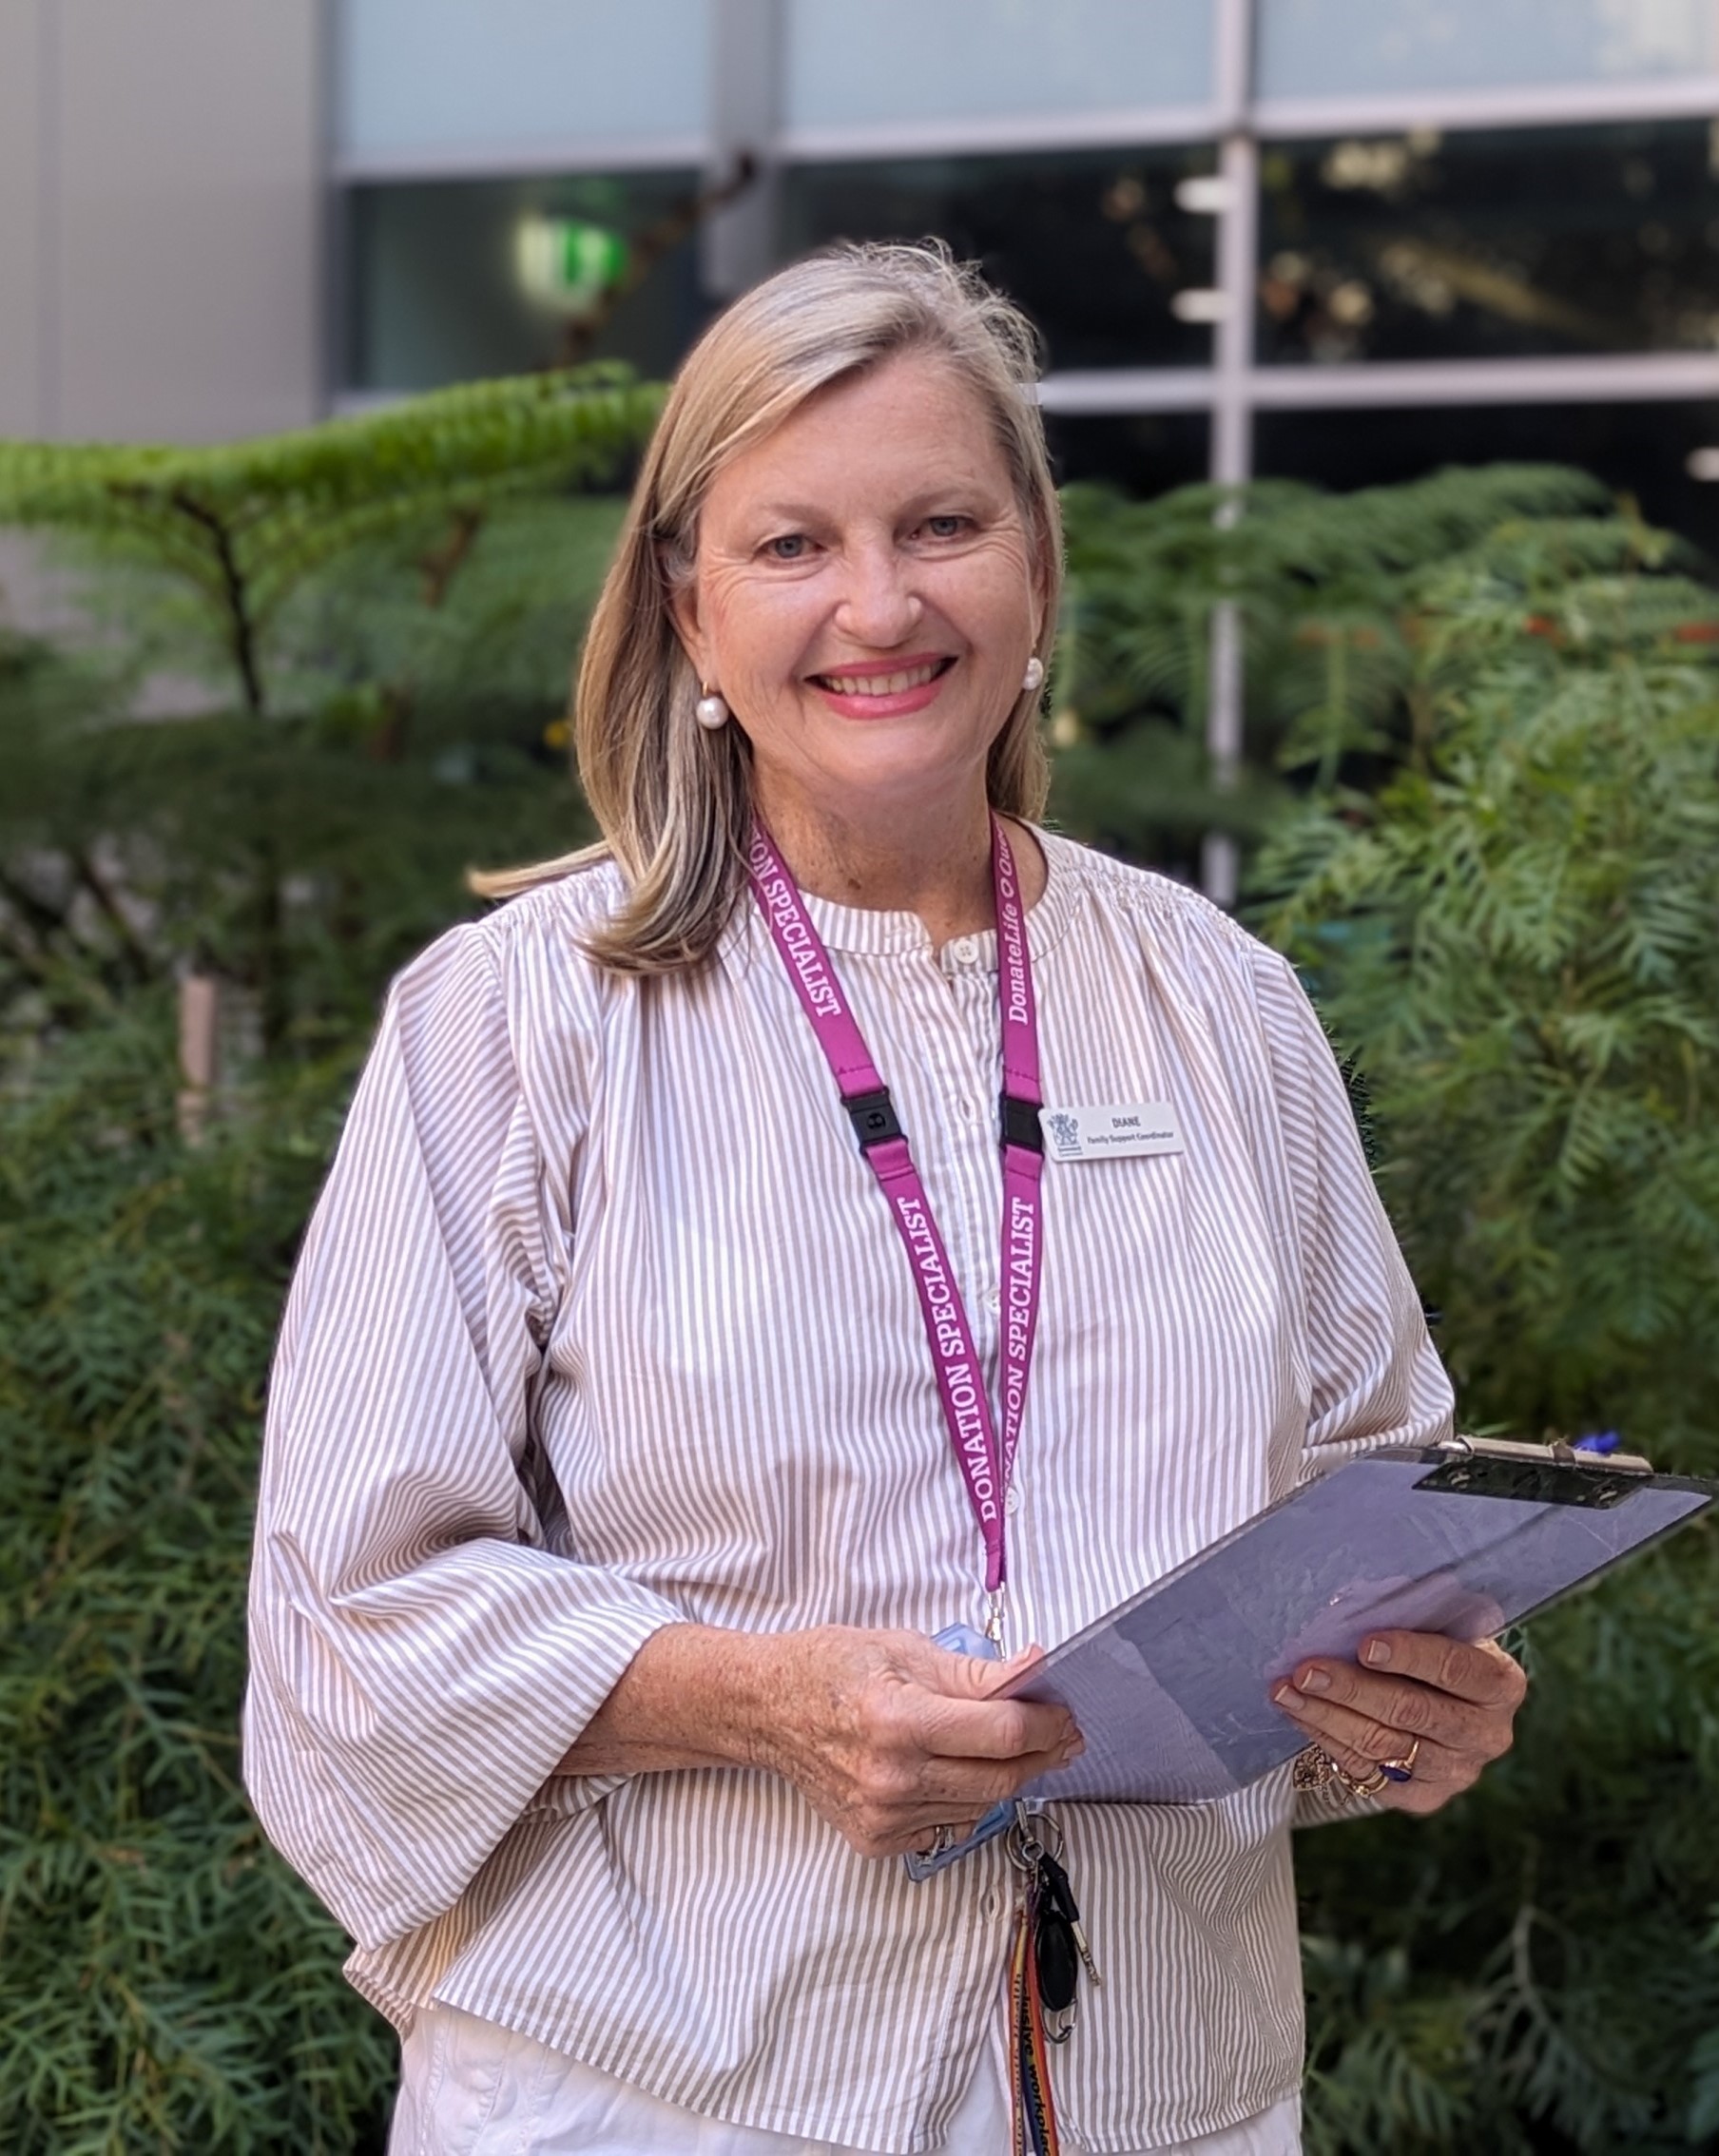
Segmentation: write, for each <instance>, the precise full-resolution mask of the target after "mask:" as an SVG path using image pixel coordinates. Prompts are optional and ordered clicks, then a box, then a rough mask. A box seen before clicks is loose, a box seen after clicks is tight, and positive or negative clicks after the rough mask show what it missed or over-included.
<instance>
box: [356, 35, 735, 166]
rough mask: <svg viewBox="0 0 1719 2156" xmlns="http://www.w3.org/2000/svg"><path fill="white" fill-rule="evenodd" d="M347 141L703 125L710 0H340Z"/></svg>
mask: <svg viewBox="0 0 1719 2156" xmlns="http://www.w3.org/2000/svg"><path fill="white" fill-rule="evenodd" d="M335 19H336V24H337V29H336V60H337V67H338V81H339V97H338V139H339V147H340V148H341V149H342V150H343V151H344V152H346V153H347V154H348V155H362V154H365V153H369V154H372V155H375V154H396V155H398V154H401V153H411V152H414V151H417V152H422V153H423V154H425V155H426V156H429V155H434V154H435V152H437V151H450V150H460V149H472V148H477V149H493V148H498V147H505V146H506V145H508V144H531V143H533V142H540V143H565V142H567V141H569V140H570V139H571V138H573V137H575V136H580V135H594V136H599V137H608V139H610V140H613V139H614V138H615V137H616V136H622V135H646V136H650V135H656V136H666V135H681V134H692V135H702V134H703V133H704V132H705V126H706V125H707V123H706V117H705V108H706V104H707V100H706V96H705V77H706V75H707V73H708V70H709V64H710V57H709V23H708V8H707V5H706V0H341V5H340V6H339V7H338V9H337V10H335Z"/></svg>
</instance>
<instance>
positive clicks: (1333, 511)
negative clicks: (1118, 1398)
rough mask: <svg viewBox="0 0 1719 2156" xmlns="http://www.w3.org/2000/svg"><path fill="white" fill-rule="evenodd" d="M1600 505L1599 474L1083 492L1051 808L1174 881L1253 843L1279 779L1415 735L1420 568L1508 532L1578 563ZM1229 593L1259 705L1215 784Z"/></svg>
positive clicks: (1074, 494) (1519, 470) (1064, 639)
mask: <svg viewBox="0 0 1719 2156" xmlns="http://www.w3.org/2000/svg"><path fill="white" fill-rule="evenodd" d="M1608 507H1609V501H1608V497H1607V495H1606V492H1605V490H1604V489H1603V488H1602V487H1600V486H1599V484H1598V483H1597V482H1596V481H1595V480H1593V479H1591V478H1589V477H1588V476H1587V475H1586V474H1585V473H1583V472H1567V471H1562V470H1559V469H1557V468H1556V467H1547V466H1532V465H1519V466H1518V465H1496V466H1492V467H1489V468H1487V469H1485V470H1481V471H1450V472H1439V473H1437V474H1435V475H1434V476H1433V477H1432V478H1430V479H1423V480H1420V481H1417V482H1416V483H1415V484H1413V485H1411V486H1402V487H1373V488H1365V489H1362V491H1359V492H1356V493H1352V494H1344V495H1342V496H1337V497H1333V496H1329V495H1325V494H1322V493H1320V492H1318V491H1316V490H1314V489H1312V488H1309V487H1303V486H1299V485H1291V484H1288V483H1286V482H1265V483H1262V484H1260V485H1258V486H1255V487H1252V488H1249V489H1246V490H1243V491H1240V492H1236V493H1228V492H1226V491H1222V490H1220V489H1217V488H1214V487H1204V486H1202V487H1184V488H1181V489H1179V490H1178V491H1176V492H1174V493H1170V494H1166V495H1162V496H1160V497H1159V498H1158V499H1157V500H1155V501H1149V502H1135V501H1130V500H1127V499H1125V498H1124V497H1123V496H1121V495H1120V494H1117V493H1114V492H1112V491H1110V490H1108V489H1105V488H1100V487H1091V486H1085V487H1072V488H1070V489H1069V490H1068V491H1067V492H1066V493H1065V496H1064V510H1065V514H1066V516H1067V520H1068V531H1069V598H1068V604H1067V606H1066V608H1065V611H1064V618H1063V625H1062V634H1061V641H1060V646H1059V650H1058V655H1057V672H1056V680H1055V684H1054V693H1055V699H1056V703H1057V705H1058V711H1057V716H1056V720H1055V722H1054V737H1055V739H1056V741H1057V742H1058V745H1059V747H1060V748H1061V749H1062V751H1063V753H1062V754H1061V755H1060V756H1059V757H1058V759H1057V770H1056V793H1055V796H1054V799H1053V808H1054V812H1055V813H1056V815H1057V816H1058V817H1059V818H1061V819H1062V820H1063V821H1064V822H1065V823H1066V824H1067V825H1068V826H1069V827H1070V828H1071V829H1072V830H1073V831H1075V832H1077V833H1078V834H1079V835H1080V836H1081V837H1087V838H1090V839H1091V840H1093V841H1094V842H1096V843H1098V844H1101V845H1107V846H1110V847H1111V848H1113V849H1115V850H1117V851H1119V852H1121V853H1124V854H1127V855H1128V856H1129V857H1130V858H1132V859H1135V860H1144V861H1152V862H1156V863H1159V864H1161V865H1163V866H1165V867H1168V868H1170V869H1172V870H1178V871H1185V870H1187V869H1188V868H1189V867H1191V865H1192V863H1193V860H1194V857H1195V849H1196V846H1197V841H1198V839H1199V837H1200V836H1201V834H1202V833H1204V832H1206V831H1207V830H1214V829H1215V830H1220V831H1227V832H1230V833H1232V834H1233V835H1234V836H1235V837H1238V838H1239V839H1241V840H1243V841H1245V842H1246V843H1248V844H1250V845H1251V844H1253V843H1256V842H1257V841H1258V840H1259V839H1260V838H1261V837H1263V836H1264V834H1265V831H1266V830H1267V829H1268V828H1269V826H1270V824H1271V823H1272V820H1273V819H1274V818H1275V817H1276V816H1277V815H1278V814H1279V813H1281V812H1282V810H1283V809H1284V806H1285V805H1286V802H1287V800H1288V799H1289V796H1288V795H1287V794H1286V792H1285V788H1284V781H1283V780H1281V779H1279V778H1277V777H1276V774H1277V773H1278V772H1280V771H1286V772H1289V773H1292V774H1296V775H1299V777H1300V778H1301V779H1302V780H1313V781H1315V782H1317V783H1320V784H1324V785H1328V784H1330V783H1331V782H1332V780H1334V779H1335V778H1336V777H1337V776H1338V774H1339V772H1340V770H1341V771H1343V772H1345V773H1347V772H1351V771H1353V770H1354V769H1355V768H1356V766H1357V764H1358V762H1359V764H1360V766H1361V767H1362V768H1363V769H1364V768H1366V767H1367V766H1368V765H1369V764H1370V763H1372V762H1376V760H1378V759H1379V758H1380V757H1381V756H1386V757H1388V756H1390V755H1391V754H1393V753H1394V751H1395V750H1396V749H1397V748H1398V747H1399V746H1400V745H1402V744H1404V743H1407V742H1412V741H1415V740H1416V739H1418V738H1419V735H1420V732H1421V731H1422V730H1423V728H1424V716H1423V714H1422V712H1421V710H1420V703H1419V699H1418V697H1417V695H1416V676H1415V668H1414V663H1413V654H1412V652H1411V651H1410V648H1409V646H1408V644H1407V641H1406V636H1407V626H1406V624H1405V621H1404V619H1403V609H1404V606H1405V603H1406V600H1407V595H1408V592H1409V590H1410V587H1411V586H1412V584H1413V582H1414V580H1415V578H1416V577H1417V576H1418V575H1419V574H1420V573H1421V572H1422V571H1423V570H1424V569H1425V568H1427V567H1428V566H1429V565H1431V564H1434V563H1439V562H1449V561H1451V560H1453V559H1456V558H1459V557H1461V556H1463V555H1465V554H1466V552H1467V551H1468V549H1471V548H1474V547H1476V546H1478V545H1480V544H1482V543H1484V542H1485V541H1486V540H1487V539H1488V537H1489V536H1490V535H1492V534H1494V533H1497V532H1500V531H1508V532H1516V533H1520V534H1522V535H1523V538H1524V542H1525V543H1527V544H1531V545H1535V546H1538V547H1541V548H1544V549H1547V550H1548V552H1549V553H1552V554H1556V555H1560V556H1562V557H1564V558H1565V559H1566V560H1568V561H1572V562H1574V561H1576V560H1579V558H1580V555H1581V549H1582V547H1583V545H1584V544H1585V543H1586V541H1587V539H1588V536H1589V534H1590V533H1591V532H1593V531H1595V530H1611V529H1613V528H1614V525H1615V520H1614V519H1610V518H1608V519H1604V520H1601V519H1600V518H1599V517H1598V516H1597V515H1596V513H1595V512H1598V511H1601V510H1606V509H1607V508H1608ZM1644 543H1645V540H1644ZM1660 544H1664V542H1660ZM1225 603H1227V604H1230V605H1232V606H1234V608H1235V610H1236V614H1237V618H1238V623H1239V632H1240V639H1241V645H1242V648H1243V652H1244V657H1245V680H1246V712H1245V755H1244V760H1243V766H1242V770H1241V773H1240V775H1239V779H1238V780H1237V782H1236V783H1234V784H1233V785H1228V786H1219V785H1217V784H1216V783H1214V779H1213V775H1212V772H1211V769H1210V765H1209V760H1208V758H1207V749H1206V727H1207V714H1208V712H1209V709H1210V702H1211V681H1210V672H1211V645H1212V617H1213V611H1214V609H1215V608H1216V607H1217V606H1219V605H1220V604H1225Z"/></svg>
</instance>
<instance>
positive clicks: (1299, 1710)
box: [1280, 1692, 1482, 1782]
mask: <svg viewBox="0 0 1719 2156" xmlns="http://www.w3.org/2000/svg"><path fill="white" fill-rule="evenodd" d="M1287 1699H1288V1700H1289V1701H1290V1702H1293V1705H1292V1706H1287V1705H1286V1706H1285V1707H1284V1711H1285V1712H1286V1713H1287V1714H1288V1715H1289V1719H1290V1720H1291V1721H1292V1722H1293V1723H1295V1725H1296V1727H1297V1728H1298V1729H1300V1730H1301V1731H1302V1732H1303V1733H1304V1735H1306V1736H1308V1737H1310V1738H1311V1739H1312V1740H1313V1742H1315V1743H1316V1744H1317V1745H1318V1746H1319V1747H1320V1749H1321V1750H1322V1751H1323V1752H1328V1753H1329V1754H1330V1756H1331V1757H1332V1758H1333V1759H1334V1760H1335V1761H1337V1763H1338V1765H1339V1766H1341V1767H1342V1769H1343V1770H1344V1771H1345V1773H1348V1774H1352V1775H1354V1776H1355V1777H1356V1778H1357V1779H1358V1780H1359V1781H1365V1780H1366V1778H1367V1776H1368V1775H1370V1774H1371V1773H1372V1772H1373V1770H1374V1768H1375V1767H1377V1766H1379V1765H1380V1763H1381V1761H1385V1760H1403V1759H1407V1758H1408V1757H1409V1756H1410V1754H1411V1752H1413V1754H1414V1761H1415V1770H1414V1774H1413V1777H1412V1779H1413V1780H1414V1781H1464V1782H1466V1781H1472V1780H1473V1779H1474V1776H1475V1775H1476V1774H1477V1773H1478V1771H1479V1768H1480V1766H1481V1764H1482V1761H1480V1759H1479V1758H1478V1757H1477V1756H1476V1755H1475V1754H1473V1753H1470V1752H1458V1751H1455V1750H1453V1749H1452V1748H1451V1747H1450V1746H1449V1745H1446V1744H1441V1743H1439V1741H1438V1740H1437V1739H1436V1738H1431V1737H1410V1736H1406V1735H1405V1734H1404V1733H1403V1732H1402V1731H1401V1730H1400V1729H1390V1728H1381V1726H1380V1724H1379V1723H1375V1722H1370V1721H1369V1720H1368V1719H1367V1718H1366V1717H1365V1716H1364V1715H1359V1714H1357V1713H1355V1712H1354V1710H1353V1709H1352V1708H1350V1707H1343V1706H1333V1705H1331V1704H1329V1703H1328V1702H1326V1701H1323V1700H1318V1701H1310V1700H1303V1699H1300V1698H1298V1697H1297V1695H1296V1694H1295V1693H1294V1692H1289V1693H1288V1694H1287ZM1280 1704H1282V1703H1280ZM1416 1745H1419V1746H1420V1749H1419V1751H1415V1749H1414V1747H1415V1746H1416Z"/></svg>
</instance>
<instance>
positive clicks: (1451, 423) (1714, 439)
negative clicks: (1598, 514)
mask: <svg viewBox="0 0 1719 2156" xmlns="http://www.w3.org/2000/svg"><path fill="white" fill-rule="evenodd" d="M1701 450H1706V451H1708V452H1709V459H1708V460H1706V461H1705V462H1704V461H1702V460H1699V459H1698V460H1697V466H1696V469H1697V470H1709V471H1712V472H1715V473H1716V474H1719V400H1715V401H1714V402H1712V403H1708V404H1671V403H1666V404H1532V405H1458V406H1456V407H1439V408H1436V409H1432V410H1428V409H1427V408H1426V407H1424V406H1414V407H1410V408H1407V409H1405V410H1401V411H1389V412H1357V411H1346V412H1262V413H1261V414H1259V416H1258V417H1257V418H1256V420H1255V421H1254V463H1255V468H1256V469H1257V471H1258V472H1259V473H1260V475H1261V476H1262V477H1263V478H1274V479H1312V480H1317V481H1318V482H1319V483H1320V484H1321V485H1323V486H1326V487H1332V488H1340V489H1342V490H1345V491H1346V490H1348V489H1349V488H1352V487H1372V486H1384V485H1388V484H1389V483H1391V482H1392V481H1394V480H1399V479H1419V478H1421V477H1423V476H1424V475H1425V474H1426V473H1427V472H1436V471H1438V470H1439V467H1440V466H1442V465H1446V464H1493V463H1499V462H1507V463H1512V464H1574V465H1577V466H1579V467H1580V468H1581V469H1582V470H1583V471H1584V472H1595V473H1597V474H1598V476H1599V477H1600V478H1602V479H1604V480H1606V481H1607V482H1608V483H1609V484H1610V485H1611V486H1613V487H1615V488H1616V489H1617V490H1618V491H1619V492H1620V493H1624V494H1629V495H1631V496H1632V497H1633V498H1634V499H1635V500H1636V501H1637V502H1638V503H1639V504H1640V507H1641V510H1642V513H1643V515H1644V516H1646V517H1647V519H1648V521H1649V522H1650V523H1651V524H1656V525H1661V526H1664V527H1665V528H1666V529H1670V530H1672V531H1681V532H1683V533H1684V534H1685V535H1686V536H1687V537H1689V538H1691V539H1693V540H1694V541H1695V543H1696V544H1697V546H1699V547H1701V548H1703V549H1705V550H1706V551H1707V552H1708V553H1709V554H1712V555H1714V556H1719V483H1716V482H1715V481H1709V482H1707V483H1706V484H1704V483H1702V482H1701V481H1700V480H1698V479H1696V478H1695V477H1694V476H1693V474H1692V473H1691V472H1690V458H1691V456H1693V455H1694V454H1695V452H1697V451H1701Z"/></svg>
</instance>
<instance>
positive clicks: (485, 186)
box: [348, 172, 707, 390]
mask: <svg viewBox="0 0 1719 2156" xmlns="http://www.w3.org/2000/svg"><path fill="white" fill-rule="evenodd" d="M697 184H698V181H697V175H696V174H694V173H691V172H680V173H675V172H643V173H641V172H629V173H627V174H625V175H621V176H613V175H602V174H589V173H587V174H581V175H579V176H578V177H576V178H567V179H553V178H550V179H541V180H539V179H530V180H483V181H469V180H446V181H414V182H410V183H403V184H399V185H394V184H388V185H378V186H368V187H359V188H356V189H354V190H353V192H352V196H351V198H350V202H351V212H350V214H351V219H352V226H351V241H352V244H351V272H352V274H351V287H350V290H351V308H350V328H351V335H350V338H349V346H350V350H349V369H348V381H349V386H350V387H352V388H355V389H374V390H417V389H434V388H436V387H438V386H439V385H440V384H442V383H444V382H454V381H470V380H473V379H474V378H476V377H479V376H482V375H511V374H520V373H524V372H526V371H527V370H529V369H531V368H533V367H545V366H551V365H553V364H555V363H556V362H557V361H558V360H571V359H584V358H620V359H629V360H631V361H632V363H633V364H634V365H635V366H637V367H638V368H639V369H640V370H641V371H642V372H643V373H645V374H647V375H665V374H667V373H668V372H669V371H670V370H671V369H672V368H673V367H674V366H675V365H676V364H677V363H678V361H679V359H680V356H681V355H682V353H683V352H684V351H685V350H686V346H687V345H688V344H689V343H690V342H691V340H692V338H693V337H694V336H696V334H697V332H698V330H699V328H700V326H701V324H702V323H703V320H704V318H705V314H706V312H707V309H706V307H705V303H704V301H703V300H702V299H701V298H700V294H699V285H698V251H697V245H696V242H695V241H692V240H689V239H687V238H686V236H685V233H684V231H683V230H682V227H681V223H680V221H678V219H677V213H678V212H680V211H682V210H683V209H684V208H685V206H686V202H687V200H688V198H689V196H690V195H691V193H692V191H693V190H694V189H695V187H696V186H697ZM653 227H654V228H655V229H654V230H653ZM669 227H672V230H673V231H674V232H679V233H680V234H681V236H680V237H678V238H673V239H672V240H671V243H670V244H668V245H667V246H666V248H662V249H661V251H660V252H659V248H661V243H662V241H664V240H665V239H666V238H669V237H670V231H669ZM640 271H643V273H644V274H643V275H642V276H640V277H639V280H638V282H637V284H636V287H635V288H633V289H632V290H630V291H629V292H628V294H627V296H626V297H625V298H621V299H620V300H619V302H618V304H616V305H615V306H614V308H613V312H612V315H611V316H609V317H608V318H607V319H605V320H603V321H602V323H601V326H598V324H597V320H596V318H595V317H594V315H593V310H594V309H601V308H603V307H604V306H605V304H606V302H607V300H608V297H609V296H610V295H612V294H613V292H614V290H615V287H616V284H617V282H618V281H619V280H622V279H630V278H632V277H633V276H635V275H636V274H637V273H639V272H640Z"/></svg>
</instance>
